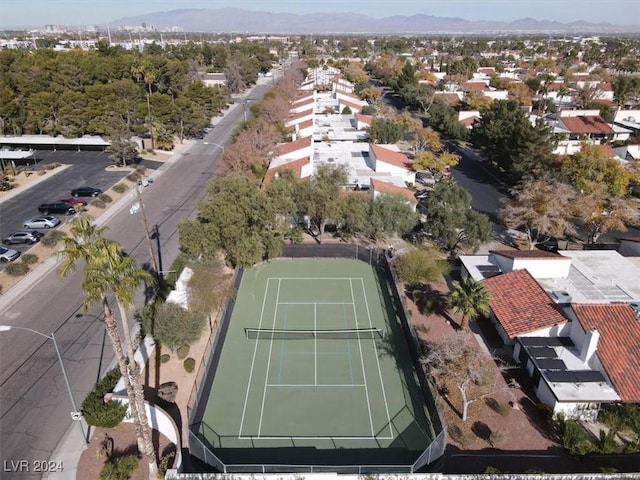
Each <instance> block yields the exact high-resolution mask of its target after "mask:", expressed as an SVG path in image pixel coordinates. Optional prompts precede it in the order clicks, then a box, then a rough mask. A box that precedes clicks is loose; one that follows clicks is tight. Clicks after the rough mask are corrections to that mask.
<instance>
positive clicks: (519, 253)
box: [489, 249, 570, 260]
mask: <svg viewBox="0 0 640 480" xmlns="http://www.w3.org/2000/svg"><path fill="white" fill-rule="evenodd" d="M489 253H493V254H494V255H500V256H501V257H506V258H512V259H514V260H515V259H518V258H526V259H528V260H536V259H538V260H549V259H552V260H570V259H568V258H567V257H564V256H562V255H560V254H559V253H553V252H547V251H545V250H538V249H536V250H489Z"/></svg>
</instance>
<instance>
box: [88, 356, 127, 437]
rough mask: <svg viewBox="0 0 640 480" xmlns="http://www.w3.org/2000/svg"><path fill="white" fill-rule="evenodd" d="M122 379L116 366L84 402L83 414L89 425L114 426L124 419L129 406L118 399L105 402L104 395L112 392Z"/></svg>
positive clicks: (96, 385) (97, 384) (95, 386)
mask: <svg viewBox="0 0 640 480" xmlns="http://www.w3.org/2000/svg"><path fill="white" fill-rule="evenodd" d="M118 380H120V370H118V369H117V368H114V369H113V370H111V371H109V372H107V374H106V375H105V376H104V377H103V378H102V379H101V380H100V381H98V383H96V384H95V385H94V387H93V390H91V391H90V392H89V394H88V395H87V396H86V398H85V399H84V401H83V402H82V408H81V410H82V414H83V415H84V418H85V420H86V421H87V423H88V424H89V425H93V426H95V427H104V428H113V427H115V426H116V425H118V424H119V423H120V422H122V420H123V419H124V416H125V415H126V413H127V406H126V405H123V404H122V403H120V402H118V401H111V402H105V401H104V396H105V395H106V394H107V393H111V392H112V391H113V389H114V387H115V386H116V384H117V383H118Z"/></svg>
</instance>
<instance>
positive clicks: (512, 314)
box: [461, 238, 640, 421]
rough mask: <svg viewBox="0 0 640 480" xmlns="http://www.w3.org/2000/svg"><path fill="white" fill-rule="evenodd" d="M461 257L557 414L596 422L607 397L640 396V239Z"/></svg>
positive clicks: (503, 335)
mask: <svg viewBox="0 0 640 480" xmlns="http://www.w3.org/2000/svg"><path fill="white" fill-rule="evenodd" d="M623 254H624V255H623ZM461 262H462V275H463V276H464V277H466V276H471V277H472V278H474V279H475V280H477V281H480V282H482V283H483V284H484V285H485V286H486V288H487V289H488V290H489V292H490V294H491V301H490V309H491V314H490V319H491V323H492V324H493V326H494V327H495V329H496V330H497V332H498V334H499V336H500V339H501V340H502V342H503V344H504V347H503V348H506V350H507V352H509V354H510V355H511V357H512V358H513V360H514V361H515V362H517V363H518V364H520V365H521V366H522V367H523V368H524V369H525V370H526V372H527V374H528V375H529V377H530V378H531V380H532V383H533V386H534V390H535V393H536V395H537V397H538V399H539V400H540V401H541V402H542V403H544V404H546V405H549V406H550V407H551V408H552V409H553V412H554V414H556V415H557V414H559V413H562V414H563V415H565V416H566V417H569V418H579V419H583V420H587V421H589V420H595V419H596V417H597V414H598V411H599V409H600V406H601V405H602V404H604V403H618V402H622V403H640V375H639V374H638V372H639V371H640V238H626V239H621V243H620V248H619V250H618V251H615V250H598V251H560V252H558V253H551V252H546V251H542V250H532V251H511V250H509V251H507V250H504V251H503V250H495V251H490V252H489V253H488V254H487V255H465V256H462V257H461Z"/></svg>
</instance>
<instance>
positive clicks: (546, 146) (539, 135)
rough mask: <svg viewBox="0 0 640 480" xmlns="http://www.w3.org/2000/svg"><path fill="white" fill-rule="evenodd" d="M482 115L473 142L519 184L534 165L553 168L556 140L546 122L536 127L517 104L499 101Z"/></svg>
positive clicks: (473, 131)
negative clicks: (545, 124) (551, 166)
mask: <svg viewBox="0 0 640 480" xmlns="http://www.w3.org/2000/svg"><path fill="white" fill-rule="evenodd" d="M480 113H481V118H480V120H479V121H477V122H476V123H475V124H474V126H473V129H472V130H471V141H472V142H473V143H474V145H475V146H477V147H479V148H480V149H481V151H482V153H483V155H484V156H485V157H486V159H487V160H489V161H490V162H491V163H492V164H493V165H494V166H495V167H497V168H499V169H500V170H502V171H503V172H505V173H506V174H507V175H509V176H510V177H512V179H514V180H516V181H517V180H519V179H520V178H521V177H522V176H523V175H524V173H526V172H527V171H529V172H530V171H531V169H530V167H531V166H533V167H535V168H536V169H541V170H545V169H548V168H549V165H550V164H551V162H552V160H553V156H552V151H553V149H554V146H555V139H554V137H553V135H552V134H551V132H550V130H549V129H548V128H546V127H545V126H544V125H543V124H542V123H539V124H538V125H537V126H536V127H534V126H532V125H531V123H530V122H529V119H528V118H527V114H526V113H525V112H524V111H523V110H522V109H520V106H519V105H518V103H517V102H515V101H513V100H496V101H494V102H493V103H492V104H491V106H489V107H488V108H485V109H483V110H481V112H480Z"/></svg>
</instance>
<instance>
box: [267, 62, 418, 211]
mask: <svg viewBox="0 0 640 480" xmlns="http://www.w3.org/2000/svg"><path fill="white" fill-rule="evenodd" d="M365 105H366V102H364V101H362V100H360V98H359V97H358V96H357V95H355V94H354V93H353V84H352V83H351V82H348V81H347V80H345V79H344V78H342V77H341V76H340V75H339V71H338V70H337V69H333V68H328V69H314V70H311V71H310V72H309V75H308V76H307V78H306V79H305V81H304V82H303V83H302V84H301V86H300V92H299V95H298V97H297V98H296V99H295V101H294V102H293V103H292V105H291V108H290V114H289V117H288V119H287V120H286V121H285V127H287V128H289V129H290V130H291V131H292V140H291V141H290V142H287V143H283V144H281V145H279V146H278V148H277V149H276V152H275V155H274V157H273V158H272V159H271V161H270V164H269V167H268V170H267V172H266V175H265V177H264V180H263V188H264V187H266V186H267V185H268V184H269V182H270V181H271V180H272V179H273V178H274V177H276V176H278V175H279V174H280V173H281V172H282V171H284V170H289V171H290V172H292V173H293V174H294V175H295V176H296V177H297V178H298V179H305V178H310V177H311V176H312V175H313V173H314V171H315V170H316V168H317V167H318V166H319V165H323V164H333V165H344V166H346V167H347V169H348V175H349V180H348V185H347V186H346V187H347V188H351V189H354V190H364V191H369V192H371V194H372V195H374V196H376V195H380V194H382V193H396V194H400V195H403V196H404V197H405V198H406V199H407V202H410V203H411V204H412V205H414V206H415V205H417V201H416V199H415V197H414V195H413V192H412V190H410V189H409V188H408V185H412V184H414V183H415V180H416V179H415V172H414V171H413V170H412V168H411V160H410V159H409V158H408V157H407V156H406V155H404V154H403V153H402V152H401V151H400V149H399V148H398V147H397V146H396V145H377V144H369V143H368V142H367V139H368V133H367V128H368V127H370V126H371V122H372V120H373V119H372V117H370V116H367V115H363V114H361V113H360V111H361V110H362V108H363V107H364V106H365ZM346 107H349V110H350V112H351V113H348V114H341V113H331V112H344V111H345V108H346Z"/></svg>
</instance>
